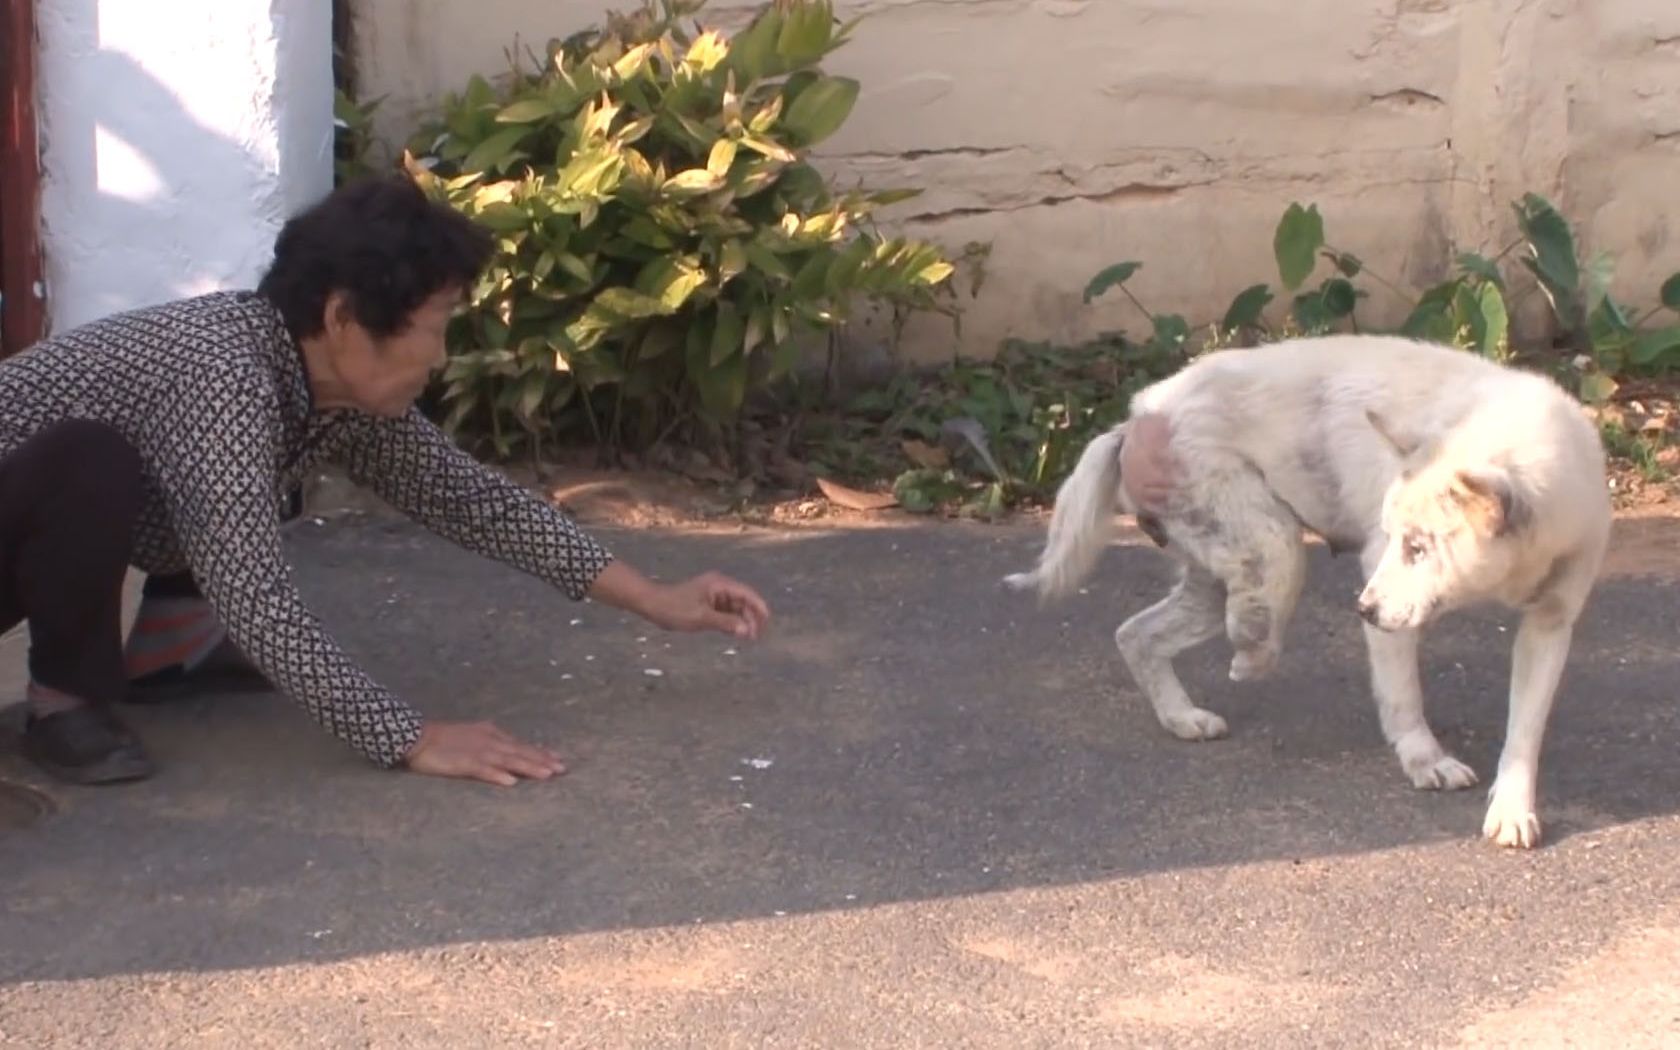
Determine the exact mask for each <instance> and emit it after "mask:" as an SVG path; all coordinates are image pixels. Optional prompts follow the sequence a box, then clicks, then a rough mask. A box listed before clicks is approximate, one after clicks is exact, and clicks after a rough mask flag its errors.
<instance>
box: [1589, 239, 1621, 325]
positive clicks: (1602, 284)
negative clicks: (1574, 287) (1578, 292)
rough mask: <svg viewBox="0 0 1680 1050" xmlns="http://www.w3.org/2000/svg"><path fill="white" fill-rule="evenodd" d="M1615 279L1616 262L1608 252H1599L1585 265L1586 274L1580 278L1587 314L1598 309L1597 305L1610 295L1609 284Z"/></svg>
mask: <svg viewBox="0 0 1680 1050" xmlns="http://www.w3.org/2000/svg"><path fill="white" fill-rule="evenodd" d="M1615 277H1616V260H1615V259H1614V258H1613V257H1612V256H1611V255H1610V253H1609V252H1599V253H1598V254H1597V255H1595V256H1593V257H1592V261H1590V262H1588V263H1587V269H1586V273H1585V274H1584V275H1583V277H1582V293H1583V297H1584V300H1585V303H1586V308H1587V312H1589V313H1591V312H1592V311H1593V310H1596V309H1598V304H1599V303H1601V302H1603V301H1604V297H1605V296H1606V295H1608V294H1609V293H1610V283H1611V281H1613V280H1615Z"/></svg>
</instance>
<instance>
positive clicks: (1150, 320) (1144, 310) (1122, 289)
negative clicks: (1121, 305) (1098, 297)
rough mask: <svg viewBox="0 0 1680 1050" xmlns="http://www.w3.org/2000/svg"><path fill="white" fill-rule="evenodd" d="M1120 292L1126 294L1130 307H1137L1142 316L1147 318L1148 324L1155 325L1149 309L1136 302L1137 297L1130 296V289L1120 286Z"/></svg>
mask: <svg viewBox="0 0 1680 1050" xmlns="http://www.w3.org/2000/svg"><path fill="white" fill-rule="evenodd" d="M1120 290H1121V291H1122V292H1125V293H1126V298H1128V299H1130V300H1131V301H1132V305H1133V306H1135V307H1137V308H1138V310H1139V311H1140V312H1141V313H1142V314H1143V316H1145V317H1147V318H1149V323H1150V324H1154V323H1155V315H1154V314H1152V313H1150V312H1149V308H1148V307H1147V306H1144V305H1143V304H1142V303H1140V302H1138V297H1137V296H1135V295H1133V294H1132V290H1131V289H1130V288H1127V287H1126V286H1125V285H1121V286H1120Z"/></svg>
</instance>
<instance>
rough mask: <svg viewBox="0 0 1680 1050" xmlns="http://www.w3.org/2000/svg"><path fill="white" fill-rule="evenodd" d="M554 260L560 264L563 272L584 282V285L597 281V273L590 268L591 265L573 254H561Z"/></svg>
mask: <svg viewBox="0 0 1680 1050" xmlns="http://www.w3.org/2000/svg"><path fill="white" fill-rule="evenodd" d="M554 260H555V262H557V263H559V264H560V268H561V269H562V270H565V271H566V272H567V273H568V274H570V275H572V276H573V277H575V278H577V279H578V280H580V281H582V282H583V283H584V284H590V283H592V282H593V281H594V280H595V272H594V270H592V269H591V268H590V266H589V264H588V263H587V262H584V261H583V260H582V259H580V258H578V257H577V256H575V255H573V254H572V253H571V252H560V253H559V254H557V255H555V257H554Z"/></svg>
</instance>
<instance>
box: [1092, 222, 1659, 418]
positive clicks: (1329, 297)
mask: <svg viewBox="0 0 1680 1050" xmlns="http://www.w3.org/2000/svg"><path fill="white" fill-rule="evenodd" d="M1512 210H1513V211H1514V212H1515V215H1516V221H1517V228H1518V230H1519V236H1518V237H1517V238H1516V239H1515V240H1514V241H1512V242H1511V243H1510V244H1509V245H1507V246H1506V247H1505V249H1504V250H1503V251H1501V252H1499V253H1498V254H1496V255H1494V256H1492V257H1491V258H1489V257H1487V256H1483V255H1481V254H1478V253H1475V252H1461V253H1460V254H1459V255H1458V256H1457V257H1456V258H1455V259H1454V260H1453V265H1452V272H1451V274H1450V276H1448V277H1447V278H1446V279H1445V280H1443V281H1441V282H1439V283H1438V284H1436V285H1434V286H1432V287H1430V288H1428V289H1426V290H1425V291H1424V292H1423V293H1422V294H1421V295H1418V296H1413V295H1411V294H1410V293H1408V292H1406V291H1404V290H1403V289H1401V288H1400V287H1398V286H1397V285H1396V284H1395V283H1394V282H1393V281H1390V280H1387V279H1384V278H1383V277H1382V276H1380V275H1379V274H1377V273H1375V272H1374V271H1372V270H1371V269H1370V268H1369V267H1368V266H1366V264H1365V262H1364V261H1363V260H1361V259H1360V258H1359V257H1358V256H1356V255H1354V254H1353V253H1351V252H1346V251H1342V250H1341V249H1339V248H1337V247H1335V246H1333V245H1331V244H1330V243H1329V242H1328V241H1327V240H1326V238H1325V233H1324V218H1323V216H1322V215H1321V214H1320V213H1319V210H1318V206H1317V205H1306V206H1303V205H1301V204H1299V203H1294V204H1291V205H1290V206H1289V208H1288V209H1287V210H1286V211H1285V212H1284V214H1283V217H1282V218H1281V219H1280V220H1279V221H1278V225H1277V228H1276V230H1275V231H1274V232H1273V235H1272V249H1273V254H1274V256H1275V257H1276V260H1277V267H1278V277H1279V280H1280V283H1281V284H1282V286H1283V289H1284V291H1285V293H1286V294H1289V295H1290V296H1291V299H1290V302H1289V310H1288V312H1287V314H1286V315H1285V316H1284V318H1283V319H1282V320H1281V321H1280V322H1277V323H1276V324H1275V325H1274V324H1271V323H1268V322H1267V320H1266V317H1265V313H1266V309H1267V307H1268V306H1269V305H1270V304H1271V303H1272V302H1273V301H1274V300H1275V299H1276V298H1277V296H1276V295H1275V294H1274V293H1273V291H1272V288H1271V285H1269V284H1264V283H1262V284H1256V285H1252V286H1250V287H1248V288H1246V289H1244V290H1243V291H1242V292H1240V293H1238V294H1237V296H1236V298H1235V299H1233V300H1232V302H1231V306H1230V308H1229V309H1228V310H1226V312H1225V316H1224V317H1223V318H1222V319H1221V320H1220V322H1219V323H1218V324H1217V325H1215V326H1214V327H1213V332H1212V335H1211V337H1210V339H1209V341H1208V345H1209V346H1210V347H1211V346H1217V345H1221V344H1223V343H1224V342H1226V341H1230V340H1235V339H1241V338H1253V337H1258V338H1261V339H1275V338H1279V337H1282V336H1290V335H1322V334H1325V333H1328V332H1332V331H1336V330H1338V329H1340V328H1342V327H1343V326H1346V327H1347V328H1349V329H1351V330H1353V331H1359V330H1361V326H1360V324H1359V320H1358V317H1357V314H1356V311H1357V309H1358V306H1359V302H1360V300H1362V299H1365V298H1367V297H1368V296H1369V294H1370V293H1369V292H1367V291H1366V290H1364V289H1362V288H1359V287H1357V285H1356V284H1355V283H1354V282H1355V281H1357V280H1358V279H1359V278H1361V277H1364V276H1368V277H1370V278H1372V279H1373V280H1375V281H1376V282H1377V283H1379V284H1381V285H1383V287H1384V288H1385V289H1386V290H1387V291H1388V292H1389V293H1390V294H1393V295H1395V296H1398V297H1399V298H1401V299H1403V300H1404V301H1406V302H1407V303H1408V304H1410V307H1411V309H1410V312H1409V313H1408V314H1407V316H1406V319H1405V321H1404V322H1402V324H1401V325H1400V328H1399V330H1398V331H1399V333H1400V334H1403V335H1407V336H1411V337H1413V338H1416V339H1424V340H1428V341H1431V342H1438V343H1447V344H1450V345H1454V346H1459V347H1462V348H1464V349H1467V350H1473V351H1475V352H1477V353H1480V354H1483V355H1486V356H1488V357H1492V358H1494V359H1496V360H1510V359H1511V358H1512V357H1513V352H1512V348H1511V345H1510V312H1511V310H1512V309H1514V307H1515V305H1516V303H1514V302H1513V303H1508V302H1507V296H1508V295H1509V294H1510V283H1509V282H1508V280H1507V279H1506V277H1505V275H1504V273H1503V272H1502V271H1501V268H1500V267H1501V264H1502V263H1504V262H1505V260H1506V259H1507V257H1508V256H1511V255H1513V253H1515V255H1516V258H1517V259H1518V260H1519V261H1520V263H1521V265H1522V268H1523V269H1525V270H1526V271H1528V273H1529V274H1530V275H1532V276H1533V278H1534V284H1533V285H1532V286H1531V287H1530V288H1529V289H1528V291H1527V292H1523V293H1519V295H1518V300H1517V301H1518V302H1520V299H1521V296H1522V295H1525V294H1529V293H1530V292H1532V291H1533V290H1535V289H1538V290H1539V291H1540V292H1541V293H1542V294H1544V295H1545V297H1546V301H1547V303H1548V304H1549V306H1550V308H1551V312H1552V317H1553V322H1554V331H1555V336H1554V342H1555V346H1554V349H1558V350H1563V351H1566V352H1569V353H1571V354H1573V355H1574V356H1573V359H1572V360H1567V361H1563V360H1559V359H1558V358H1557V356H1556V355H1555V354H1553V355H1551V358H1550V361H1549V362H1548V363H1550V364H1552V365H1553V366H1556V367H1555V370H1556V371H1558V372H1560V373H1563V374H1564V375H1565V376H1573V380H1574V384H1575V386H1576V389H1577V392H1578V394H1579V395H1580V396H1581V398H1582V399H1583V400H1586V401H1589V402H1600V401H1603V400H1605V399H1607V398H1608V397H1610V396H1611V395H1612V394H1613V393H1615V391H1616V388H1617V382H1616V378H1615V377H1617V376H1623V375H1627V374H1640V373H1653V372H1665V371H1667V370H1669V369H1671V368H1673V367H1674V366H1675V365H1676V364H1680V325H1675V324H1671V325H1661V326H1655V327H1653V326H1651V325H1650V324H1649V322H1650V321H1651V319H1652V318H1653V317H1655V316H1657V314H1658V313H1660V312H1661V311H1662V310H1665V309H1666V310H1669V311H1673V312H1676V313H1680V274H1675V275H1673V276H1672V277H1670V278H1669V279H1668V280H1667V281H1666V282H1665V283H1664V284H1663V286H1662V288H1661V290H1660V293H1659V299H1660V302H1661V305H1660V306H1656V307H1652V308H1651V310H1650V311H1649V312H1647V313H1646V314H1645V315H1644V316H1643V317H1640V318H1637V319H1635V318H1634V316H1633V315H1632V313H1630V311H1629V310H1628V308H1627V307H1626V306H1624V305H1623V304H1621V303H1618V302H1617V301H1616V300H1615V299H1614V298H1612V297H1611V296H1610V295H1609V287H1610V279H1611V275H1612V274H1613V272H1614V261H1613V260H1612V259H1611V258H1610V256H1609V254H1608V253H1600V254H1599V255H1597V256H1595V257H1594V258H1593V259H1591V260H1590V261H1588V262H1582V261H1581V259H1580V258H1579V256H1578V253H1577V250H1576V247H1575V236H1574V234H1573V232H1572V231H1571V230H1570V228H1569V223H1568V222H1567V221H1566V220H1565V219H1564V218H1563V216H1562V215H1561V214H1559V213H1558V210H1557V209H1556V208H1555V207H1553V206H1552V204H1551V203H1550V202H1549V201H1547V200H1546V199H1545V198H1544V197H1541V196H1539V195H1537V194H1533V193H1530V194H1526V195H1524V196H1523V198H1522V199H1521V200H1519V201H1516V202H1514V203H1513V204H1512ZM1326 263H1328V264H1329V272H1328V274H1327V275H1326V276H1325V277H1324V278H1323V279H1322V280H1321V281H1319V283H1318V284H1316V285H1313V286H1309V285H1308V282H1309V279H1310V278H1312V276H1313V275H1314V274H1315V273H1317V272H1319V271H1320V270H1321V269H1323V268H1324V264H1326ZM1142 268H1143V264H1142V263H1139V262H1123V263H1117V264H1115V265H1113V266H1110V267H1108V268H1106V269H1104V270H1103V271H1102V272H1100V273H1098V274H1097V275H1096V276H1095V277H1093V278H1092V279H1091V283H1090V284H1089V285H1088V286H1087V287H1086V289H1085V301H1086V302H1087V303H1088V302H1090V301H1091V300H1092V299H1094V298H1096V297H1097V296H1099V295H1102V294H1104V293H1105V292H1107V291H1109V290H1110V289H1113V288H1119V289H1120V290H1121V291H1122V292H1124V293H1125V295H1126V297H1127V298H1128V299H1130V300H1131V302H1132V303H1133V305H1135V306H1136V307H1137V308H1138V310H1139V311H1140V312H1142V313H1143V314H1144V315H1145V316H1146V317H1148V319H1149V321H1150V324H1151V327H1152V330H1153V331H1152V335H1151V338H1150V340H1149V342H1148V343H1147V344H1145V345H1146V346H1147V347H1149V348H1150V350H1151V351H1152V352H1153V353H1156V354H1159V353H1163V352H1166V351H1169V350H1171V349H1173V348H1176V347H1182V346H1183V345H1184V343H1185V340H1186V339H1187V338H1188V336H1189V333H1190V326H1189V324H1188V323H1187V322H1186V321H1185V320H1184V318H1182V317H1179V316H1177V315H1171V314H1165V315H1157V314H1153V313H1150V311H1149V310H1148V309H1147V308H1146V307H1145V306H1144V305H1143V303H1141V302H1139V301H1138V299H1137V297H1136V296H1134V295H1133V294H1132V292H1131V291H1130V289H1128V288H1127V287H1126V282H1127V281H1128V280H1130V279H1131V277H1132V275H1133V274H1135V273H1137V271H1138V270H1140V269H1142ZM1366 330H1370V329H1368V328H1367V329H1366ZM1542 356H1544V355H1542Z"/></svg>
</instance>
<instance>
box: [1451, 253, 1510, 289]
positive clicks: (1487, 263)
mask: <svg viewBox="0 0 1680 1050" xmlns="http://www.w3.org/2000/svg"><path fill="white" fill-rule="evenodd" d="M1458 268H1459V269H1460V270H1463V271H1464V272H1465V273H1467V274H1473V275H1475V276H1477V277H1480V278H1481V279H1482V280H1484V281H1487V282H1488V283H1489V284H1492V285H1494V286H1496V287H1499V288H1504V287H1505V280H1504V278H1502V277H1501V276H1500V275H1499V267H1498V266H1496V265H1495V264H1494V262H1493V260H1492V259H1488V258H1485V257H1483V256H1481V255H1478V254H1476V253H1475V252H1460V253H1459V255H1458Z"/></svg>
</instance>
